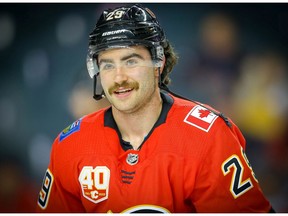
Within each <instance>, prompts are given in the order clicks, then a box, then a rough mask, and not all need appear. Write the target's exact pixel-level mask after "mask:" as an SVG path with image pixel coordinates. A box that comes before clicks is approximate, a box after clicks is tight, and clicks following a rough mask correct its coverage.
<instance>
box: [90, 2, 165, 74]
mask: <svg viewBox="0 0 288 216" xmlns="http://www.w3.org/2000/svg"><path fill="white" fill-rule="evenodd" d="M165 40H166V38H165V34H164V31H163V29H162V27H161V26H160V25H159V23H158V21H157V19H156V17H155V15H154V14H153V12H152V11H150V10H149V9H148V8H144V7H142V6H141V5H139V4H135V5H132V6H129V7H118V8H115V9H108V10H104V11H103V13H102V14H101V16H100V18H99V19H98V21H97V23H96V26H95V28H94V30H93V31H92V32H91V34H90V35H89V49H88V55H87V69H88V72H89V75H90V77H91V78H93V77H94V76H95V75H98V73H99V70H98V65H97V56H98V54H99V52H101V51H103V50H107V49H111V48H121V47H128V46H133V45H143V46H146V47H147V48H148V49H149V50H150V53H151V56H152V60H153V61H154V63H155V66H158V67H161V66H162V60H163V58H164V49H163V47H162V46H161V42H164V41H165Z"/></svg>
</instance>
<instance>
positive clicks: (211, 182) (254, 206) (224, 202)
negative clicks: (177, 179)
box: [191, 120, 271, 213]
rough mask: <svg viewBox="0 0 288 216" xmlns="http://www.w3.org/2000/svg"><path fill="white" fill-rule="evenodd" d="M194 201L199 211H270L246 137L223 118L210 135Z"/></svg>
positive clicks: (193, 194) (193, 196) (197, 179)
mask: <svg viewBox="0 0 288 216" xmlns="http://www.w3.org/2000/svg"><path fill="white" fill-rule="evenodd" d="M203 144H204V145H205V148H206V150H205V151H204V152H205V153H204V156H203V159H202V161H201V164H202V165H201V167H200V169H199V173H198V175H197V177H196V181H195V187H194V191H193V193H192V195H191V199H192V202H193V203H194V205H195V208H196V211H197V212H237V213H241V212H250V213H252V212H263V213H265V212H269V211H270V209H271V205H270V203H269V202H268V201H267V200H266V198H265V197H264V195H263V192H262V190H261V188H260V186H259V183H258V181H257V179H256V177H255V174H254V172H253V170H252V167H251V165H250V163H249V161H248V159H247V157H246V155H245V152H244V149H245V139H244V137H243V136H242V134H241V132H240V130H239V129H238V128H237V127H236V126H235V125H234V124H233V125H232V128H229V127H228V126H227V125H225V124H224V123H223V122H221V120H220V121H219V120H218V122H217V124H215V125H214V129H213V130H211V131H210V132H209V134H208V136H207V139H206V141H205V143H203Z"/></svg>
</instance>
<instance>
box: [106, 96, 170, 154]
mask: <svg viewBox="0 0 288 216" xmlns="http://www.w3.org/2000/svg"><path fill="white" fill-rule="evenodd" d="M161 98H162V100H163V105H162V110H161V113H160V116H159V118H158V120H157V121H156V123H155V124H154V126H153V128H152V129H151V131H150V132H149V134H148V135H147V136H146V137H145V139H144V141H143V143H144V142H145V140H147V139H148V137H149V136H150V135H151V134H152V132H153V131H154V129H155V128H156V127H158V126H159V125H161V124H164V123H165V122H166V118H167V115H168V112H169V110H170V109H171V107H172V105H173V98H172V97H171V96H170V95H168V94H167V93H164V92H161ZM104 127H110V128H112V129H114V130H115V131H116V132H117V134H118V136H119V139H120V143H121V146H122V148H123V149H124V150H125V151H126V150H128V149H132V146H131V145H130V143H129V142H126V141H124V140H122V137H121V133H120V131H119V129H118V126H117V124H116V122H115V119H114V117H113V114H112V108H111V107H110V108H109V109H107V110H106V111H105V114H104ZM143 143H142V144H141V145H140V147H139V148H141V147H142V145H143Z"/></svg>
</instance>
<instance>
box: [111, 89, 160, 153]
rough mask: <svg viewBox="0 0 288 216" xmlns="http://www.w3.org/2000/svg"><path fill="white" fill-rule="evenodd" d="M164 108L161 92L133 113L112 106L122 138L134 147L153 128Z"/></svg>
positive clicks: (136, 146) (136, 147)
mask: <svg viewBox="0 0 288 216" xmlns="http://www.w3.org/2000/svg"><path fill="white" fill-rule="evenodd" d="M161 110H162V98H161V96H160V93H159V94H157V95H155V96H154V97H153V98H152V99H151V101H150V102H149V103H147V104H146V105H144V106H143V107H141V108H140V109H138V110H137V111H135V112H133V113H125V112H121V111H119V110H117V109H115V108H114V107H113V106H112V113H113V117H114V119H115V122H116V124H117V126H118V128H119V131H120V133H121V135H122V139H123V140H125V141H127V142H130V144H131V145H132V146H133V148H134V149H138V147H139V146H140V145H141V144H142V142H143V140H144V138H145V137H146V136H147V135H148V133H149V132H150V131H151V129H152V128H153V126H154V124H155V123H156V121H157V120H158V118H159V116H160V113H161Z"/></svg>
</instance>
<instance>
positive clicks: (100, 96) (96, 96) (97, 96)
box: [93, 74, 104, 101]
mask: <svg viewBox="0 0 288 216" xmlns="http://www.w3.org/2000/svg"><path fill="white" fill-rule="evenodd" d="M93 81H94V82H93V98H94V99H95V100H96V101H98V100H101V99H102V98H104V91H102V92H101V94H97V93H96V86H97V75H96V74H95V75H94V76H93Z"/></svg>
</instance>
